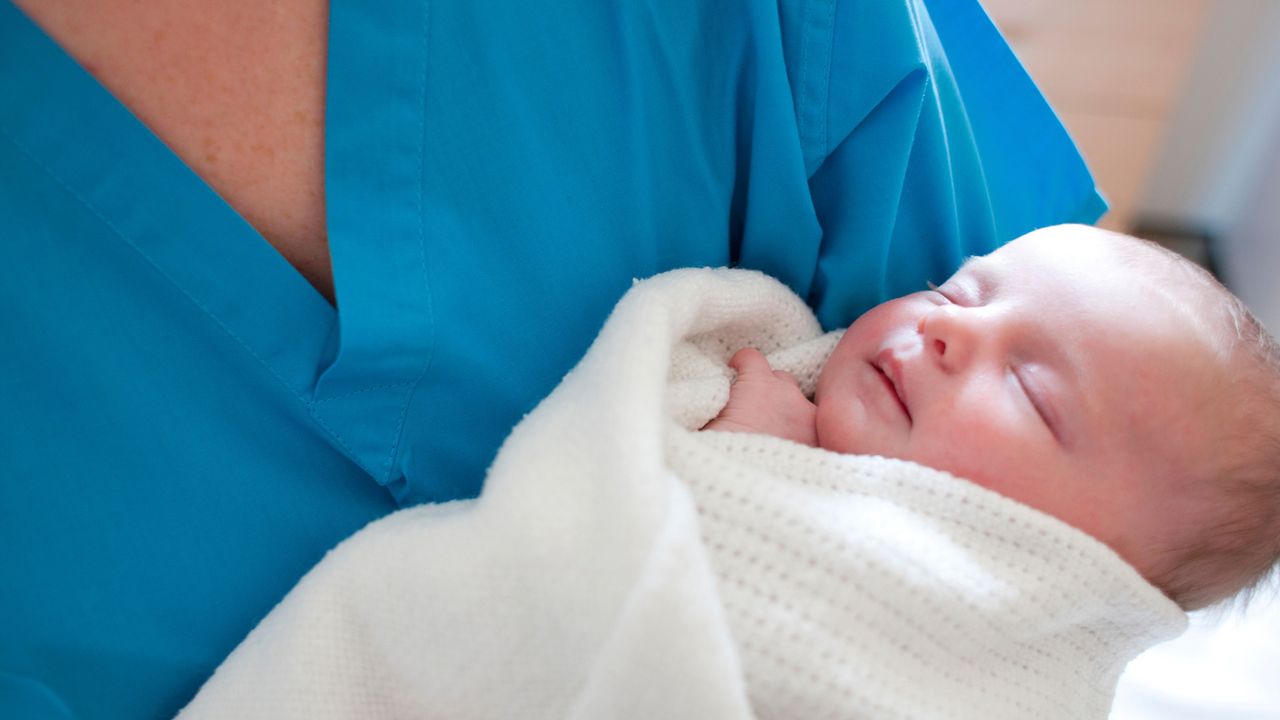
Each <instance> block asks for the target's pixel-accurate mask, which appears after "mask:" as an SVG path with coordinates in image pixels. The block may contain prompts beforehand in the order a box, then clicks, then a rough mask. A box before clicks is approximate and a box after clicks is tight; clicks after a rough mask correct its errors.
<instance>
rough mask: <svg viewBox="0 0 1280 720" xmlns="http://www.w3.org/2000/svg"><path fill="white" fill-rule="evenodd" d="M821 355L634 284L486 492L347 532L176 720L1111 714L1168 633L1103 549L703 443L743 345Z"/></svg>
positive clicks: (871, 469)
mask: <svg viewBox="0 0 1280 720" xmlns="http://www.w3.org/2000/svg"><path fill="white" fill-rule="evenodd" d="M834 339H835V336H834V335H821V334H820V329H819V326H818V324H817V322H816V320H815V319H814V318H813V316H812V314H811V313H810V311H809V310H808V309H807V308H806V306H805V305H804V303H803V302H802V301H801V300H800V299H799V298H798V297H796V296H795V295H793V294H792V293H790V291H788V290H787V289H786V288H785V287H784V286H782V285H781V284H779V283H777V282H776V281H774V280H771V279H769V278H767V277H765V276H763V275H760V274H758V273H752V272H746V271H733V270H682V271H676V272H673V273H668V274H665V275H662V276H660V277H657V278H654V279H652V280H649V281H647V282H645V283H641V284H640V285H637V286H636V287H634V288H633V289H632V290H631V292H630V293H629V294H628V295H627V296H626V298H624V299H623V300H622V302H621V303H620V304H619V305H618V307H617V308H616V309H615V311H614V313H613V315H612V316H611V318H610V320H609V322H608V323H607V324H606V326H605V328H604V330H603V331H602V332H601V334H600V336H599V337H598V338H597V340H596V342H595V344H594V345H593V346H592V348H591V349H590V351H589V352H588V353H587V355H586V357H585V358H584V359H583V360H582V362H581V363H580V364H579V365H578V366H577V368H576V369H574V370H573V371H572V372H571V373H570V374H569V375H568V376H567V377H566V378H565V379H564V381H563V382H562V383H561V385H560V386H559V387H558V388H557V390H556V391H555V392H553V393H552V394H551V395H550V396H549V397H548V398H547V399H546V400H545V401H544V402H542V403H541V404H540V405H539V406H538V408H537V409H536V410H534V412H533V413H532V414H531V415H529V416H528V417H527V418H525V420H524V421H523V422H521V423H520V425H519V426H518V427H517V428H516V429H515V431H514V432H513V433H512V434H511V436H510V437H509V438H508V440H507V441H506V443H505V444H504V445H503V448H502V451H501V452H500V453H499V455H498V458H497V460H496V461H495V463H494V465H493V467H492V468H491V470H490V473H489V477H488V480H487V485H486V490H485V493H484V494H483V495H482V496H481V497H480V499H479V500H477V501H466V502H456V503H451V504H447V505H443V506H435V507H422V508H416V509H410V510H404V511H401V512H399V513H396V514H395V515H392V516H391V517H389V518H386V519H384V520H381V521H379V522H377V523H375V524H373V525H371V526H370V527H368V528H366V529H365V530H363V531H362V532H360V533H358V534H357V535H355V536H354V537H353V538H351V539H350V540H348V541H346V542H344V543H343V544H342V545H340V546H339V547H338V548H337V549H336V550H334V551H333V552H332V553H331V554H330V555H329V556H328V557H327V558H326V559H325V560H324V561H323V562H322V563H320V565H318V566H317V567H316V568H315V569H314V570H313V571H312V572H311V573H310V574H309V575H308V576H307V577H305V578H304V579H303V580H302V582H301V583H300V584H299V585H298V587H297V588H295V589H294V591H293V592H292V593H290V595H289V596H288V597H286V598H285V600H284V601H283V602H282V604H281V605H280V606H279V607H277V608H276V609H275V610H274V611H273V612H272V613H271V614H270V615H269V616H268V617H267V618H266V619H265V620H264V621H263V623H262V624H261V625H260V626H259V627H258V628H257V629H255V630H254V632H253V633H252V634H251V635H250V636H249V637H248V638H247V639H246V640H245V642H244V643H243V644H242V645H241V647H240V648H239V649H237V650H236V651H235V652H234V653H233V654H232V655H231V657H230V658H229V659H228V660H227V662H226V663H225V664H224V665H223V666H222V667H221V668H220V669H219V670H218V672H217V673H216V674H215V675H214V677H213V678H212V679H211V680H210V681H209V683H208V684H207V685H206V686H205V687H204V688H203V689H202V690H201V692H200V694H199V695H198V696H197V697H196V699H195V701H194V702H193V703H192V704H191V705H190V706H189V707H188V708H187V709H186V710H185V711H184V714H183V717H184V718H186V719H187V720H192V719H195V718H258V717H261V718H293V717H296V718H320V719H322V720H324V719H328V718H357V717H358V718H395V717H413V716H423V715H430V716H438V717H471V718H506V717H524V718H653V717H670V718H709V719H715V718H748V717H760V718H823V717H831V718H837V717H839V718H938V719H939V720H942V719H943V718H947V719H956V718H973V719H974V720H978V719H982V720H1003V719H1005V718H1008V719H1010V720H1012V719H1014V718H1019V719H1022V718H1032V717H1034V718H1061V719H1062V720H1068V719H1071V720H1080V719H1081V718H1085V719H1091V718H1097V719H1101V718H1104V717H1105V716H1106V710H1107V707H1108V705H1109V701H1110V697H1111V693H1112V691H1113V688H1114V686H1115V681H1116V677H1117V675H1118V673H1119V671H1120V669H1121V668H1122V667H1123V666H1124V664H1125V663H1126V662H1127V661H1128V660H1129V659H1131V658H1132V657H1134V656H1135V655H1137V654H1138V652H1140V651H1141V650H1142V649H1144V648H1145V647H1147V646H1148V645H1150V644H1152V643H1155V642H1157V641H1159V640H1161V639H1164V638H1167V637H1170V636H1172V635H1174V634H1176V633H1177V632H1179V631H1180V630H1181V628H1182V626H1183V623H1184V622H1185V617H1184V615H1183V614H1182V613H1181V611H1180V610H1178V608H1177V607H1176V606H1175V605H1174V604H1173V603H1172V602H1170V601H1169V600H1168V599H1166V598H1165V597H1164V596H1163V595H1162V594H1161V593H1160V592H1159V591H1158V590H1156V589H1155V588H1153V587H1151V586H1150V585H1148V584H1147V583H1146V582H1145V581H1143V580H1142V578H1141V577H1140V576H1139V575H1138V574H1137V572H1136V571H1134V570H1133V569H1132V568H1131V567H1130V566H1129V565H1127V564H1126V563H1125V562H1124V561H1122V560H1121V559H1120V558H1119V557H1118V556H1117V555H1115V553H1113V552H1111V551H1110V550H1109V549H1107V548H1106V547H1105V546H1103V545H1102V544H1100V543H1098V542H1097V541H1095V540H1093V539H1092V538H1090V537H1089V536H1087V535H1085V534H1083V533H1081V532H1079V531H1077V530H1075V529H1074V528H1071V527H1069V526H1067V525H1065V524H1063V523H1061V522H1059V521H1057V520H1055V519H1053V518H1050V517H1048V516H1046V515H1043V514H1041V513H1039V512H1037V511H1034V510H1032V509H1030V508H1027V507H1025V506H1022V505H1019V504H1017V503H1014V502H1012V501H1010V500H1007V499H1005V498H1003V497H1000V496H998V495H996V494H994V493H991V492H989V491H986V490H984V489H982V488H979V487H977V486H976V485H973V484H971V483H969V482H967V481H965V480H961V479H958V478H954V477H951V476H949V475H947V474H945V473H941V472H938V471H935V470H931V469H929V468H925V467H921V466H919V465H915V464H912V463H905V462H900V461H892V460H885V459H883V458H876V457H863V456H842V455H837V454H834V453H829V452H826V451H823V450H819V449H815V448H809V447H805V446H801V445H797V444H794V443H790V442H787V441H783V440H779V439H776V438H772V437H767V436H762V435H746V434H729V433H716V432H704V433H700V432H695V431H694V430H693V429H692V428H694V427H696V426H697V425H698V424H700V423H701V421H702V420H703V419H705V418H706V417H709V416H711V415H714V414H715V413H716V411H717V410H718V409H719V404H721V403H723V399H724V397H725V393H724V392H723V390H724V388H726V387H727V385H728V383H729V377H730V374H729V372H728V369H727V367H726V366H725V361H726V359H727V358H728V357H729V356H730V355H731V354H732V353H733V351H735V350H737V349H738V348H739V347H741V346H743V345H745V344H750V345H752V346H756V347H760V348H762V349H763V350H765V351H766V352H767V353H769V355H770V357H771V358H772V359H773V360H774V362H776V363H777V364H778V365H780V366H783V367H786V368H787V369H790V370H792V371H793V372H796V373H797V375H798V376H799V377H801V378H804V379H805V382H806V384H809V385H811V384H812V378H813V377H814V375H815V373H816V370H817V368H818V367H819V366H820V365H821V362H822V360H823V358H824V357H825V355H826V353H827V352H829V350H830V348H831V345H832V342H833V341H834ZM674 416H678V417H681V418H683V421H682V422H683V424H681V423H678V422H675V421H674V420H673V417H674Z"/></svg>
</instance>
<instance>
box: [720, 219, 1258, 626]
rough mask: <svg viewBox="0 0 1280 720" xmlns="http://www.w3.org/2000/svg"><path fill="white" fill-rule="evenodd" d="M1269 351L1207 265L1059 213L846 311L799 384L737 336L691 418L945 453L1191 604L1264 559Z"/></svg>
mask: <svg viewBox="0 0 1280 720" xmlns="http://www.w3.org/2000/svg"><path fill="white" fill-rule="evenodd" d="M1278 361H1280V355H1278V354H1277V350H1276V346H1275V344H1274V341H1272V340H1270V339H1269V338H1268V337H1267V335H1266V333H1265V332H1264V331H1263V330H1262V329H1261V327H1260V325H1259V323H1258V321H1257V320H1256V319H1255V318H1254V317H1253V316H1252V315H1251V314H1250V313H1249V312H1248V311H1247V310H1246V309H1245V308H1244V307H1243V305H1242V304H1241V303H1240V302H1239V300H1237V299H1236V298H1235V297H1234V296H1232V295H1231V294H1230V293H1229V292H1227V291H1226V290H1225V289H1224V288H1223V287H1222V286H1221V285H1220V284H1218V283H1217V282H1216V281H1215V280H1213V279H1212V278H1211V277H1210V276H1209V275H1208V273H1205V272H1204V271H1202V270H1201V269H1200V268H1198V267H1196V266H1194V265H1192V264H1191V263H1190V262H1188V261H1186V260H1185V259H1183V258H1181V257H1180V256H1177V255H1175V254H1173V253H1171V252H1168V251H1165V250H1163V249H1161V248H1159V247H1157V246H1154V245H1151V244H1149V243H1145V242H1143V241H1139V240H1135V239H1133V238H1129V237H1126V236H1122V235H1117V234H1114V233H1108V232H1105V231H1102V230H1097V229H1095V228H1091V227H1087V226H1072V225H1064V226H1057V227H1053V228H1047V229H1044V230H1041V231H1038V232H1035V233H1031V234H1029V235H1026V236H1023V237H1022V238H1020V239H1018V240H1015V241H1013V242H1012V243H1010V244H1008V245H1006V246H1005V247H1003V248H1001V249H999V250H997V251H995V252H993V253H991V254H990V255H987V256H984V257H979V258H974V259H971V260H970V261H969V262H967V263H965V265H964V266H963V267H962V268H961V269H960V270H959V271H958V272H957V273H956V274H955V275H953V276H952V277H951V278H950V279H949V280H947V282H946V283H944V284H943V285H942V286H940V287H931V288H930V289H929V290H927V291H922V292H918V293H914V294H911V295H907V296H905V297H900V298H897V299H894V300H890V301H888V302H885V303H883V304H881V305H879V306H877V307H875V308H874V309H872V310H871V311H869V312H867V313H866V314H864V315H862V316H861V317H859V318H858V319H857V321H856V322H854V323H853V325H852V326H850V327H849V329H848V330H847V332H845V334H844V335H843V337H842V338H841V339H840V341H839V343H838V344H837V345H836V347H835V349H834V351H833V352H832V354H831V356H830V358H829V360H828V361H827V363H826V365H825V366H824V367H823V368H822V370H821V374H820V375H819V377H818V380H817V385H816V391H815V392H814V394H813V401H812V402H811V401H810V400H809V399H808V398H806V397H805V395H804V394H803V393H802V392H801V389H800V386H799V384H798V383H797V382H796V380H795V378H794V377H792V376H791V375H790V374H788V373H785V372H782V371H774V370H773V369H771V367H770V366H769V363H768V362H767V361H766V359H765V357H764V356H763V355H762V354H761V353H760V352H759V351H757V350H754V349H744V350H741V351H739V352H738V353H737V354H735V355H734V356H733V357H732V359H731V360H730V365H731V366H732V367H733V368H734V369H736V371H737V379H736V381H735V382H734V384H733V385H732V388H731V390H730V397H729V400H728V404H727V405H726V406H725V407H724V409H723V411H722V412H721V413H720V414H719V416H718V417H716V418H715V419H714V420H713V421H712V422H710V423H709V424H707V426H706V428H705V429H709V430H724V431H737V432H749V433H764V434H768V435H774V436H777V437H781V438H785V439H788V440H793V441H795V442H798V443H802V444H805V445H810V446H816V447H821V448H825V449H827V450H831V451H835V452H839V453H850V454H860V455H881V456H885V457H890V458H900V459H903V460H910V461H914V462H916V463H920V464H922V465H926V466H929V467H933V468H937V469H940V470H945V471H947V472H949V473H951V474H953V475H956V476H959V477H963V478H966V479H968V480H971V481H973V482H975V483H977V484H979V485H981V486H983V487H985V488H988V489H990V490H994V491H995V492H997V493H1000V494H1001V495H1004V496H1006V497H1008V498H1011V499H1013V500H1016V501H1018V502H1020V503H1023V504H1025V505H1027V506H1030V507H1032V508H1035V509H1037V510H1039V511H1041V512H1044V513H1047V514H1049V515H1051V516H1053V517H1056V518H1058V519H1059V520H1062V521H1065V522H1066V523H1068V524H1070V525H1072V526H1074V527H1076V528H1078V529H1080V530H1083V531H1084V532H1086V533H1088V534H1089V535H1092V536H1093V537H1094V538H1097V539H1098V540H1101V541H1102V542H1103V543H1105V544H1106V545H1108V546H1109V547H1110V548H1111V549H1112V550H1114V551H1115V552H1116V553H1117V554H1119V555H1120V556H1121V557H1122V558H1124V559H1125V560H1126V561H1128V563H1129V564H1131V565H1132V566H1133V567H1134V568H1136V569H1137V570H1138V571H1139V572H1140V573H1141V574H1142V576H1143V577H1144V578H1146V579H1147V580H1148V581H1149V582H1150V583H1151V584H1153V585H1154V586H1156V587H1158V588H1159V589H1160V590H1162V591H1163V592H1164V593H1165V594H1166V595H1167V596H1168V597H1169V598H1171V599H1172V600H1174V601H1175V602H1177V604H1178V605H1179V606H1181V607H1182V608H1183V609H1188V610H1190V609H1196V608H1201V607H1204V606H1206V605H1209V604H1211V603H1213V602H1215V601H1218V600H1221V599H1223V598H1227V597H1229V596H1232V595H1233V594H1235V593H1237V592H1238V591H1240V590H1241V589H1243V588H1247V587H1249V586H1250V585H1252V584H1254V583H1255V582H1257V581H1258V580H1259V579H1260V578H1262V577H1264V576H1265V575H1266V573H1267V571H1268V570H1269V569H1270V568H1272V567H1273V566H1274V565H1275V563H1276V562H1277V560H1278V559H1280V410H1278V406H1280V402H1278V398H1277V388H1278V387H1280V383H1278V381H1277V375H1278V372H1280V362H1278Z"/></svg>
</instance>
